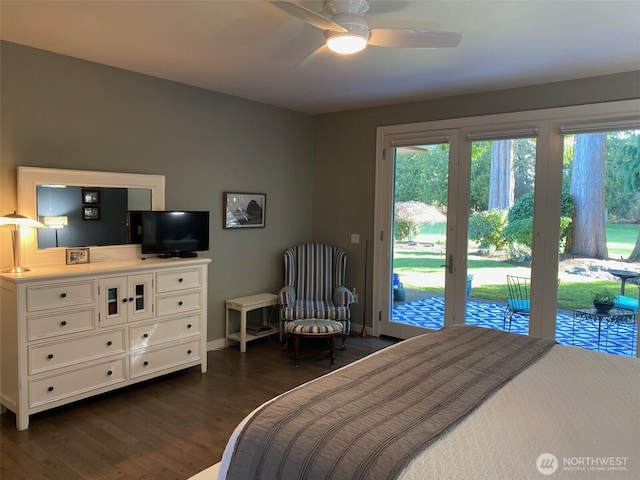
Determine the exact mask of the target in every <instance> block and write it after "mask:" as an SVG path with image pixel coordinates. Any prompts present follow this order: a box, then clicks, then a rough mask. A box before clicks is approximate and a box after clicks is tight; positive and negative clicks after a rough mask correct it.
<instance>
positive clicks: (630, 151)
mask: <svg viewBox="0 0 640 480" xmlns="http://www.w3.org/2000/svg"><path fill="white" fill-rule="evenodd" d="M619 157H620V158H621V159H622V168H621V170H622V171H623V172H624V173H625V175H624V178H625V182H624V190H625V193H627V195H630V196H632V198H633V197H635V198H639V197H640V195H639V194H638V193H637V192H638V191H640V135H638V134H636V135H635V136H634V138H633V141H632V142H629V143H628V144H626V145H625V146H624V148H623V149H621V151H620V153H619ZM634 193H635V195H634ZM636 205H637V203H636ZM629 260H634V261H640V232H638V238H636V245H635V247H634V248H633V251H632V252H631V255H629Z"/></svg>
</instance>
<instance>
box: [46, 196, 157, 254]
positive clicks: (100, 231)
mask: <svg viewBox="0 0 640 480" xmlns="http://www.w3.org/2000/svg"><path fill="white" fill-rule="evenodd" d="M36 196H37V202H38V219H39V220H40V222H42V223H44V224H45V225H47V227H49V228H41V229H38V230H37V235H38V248H40V249H43V248H55V247H93V246H100V245H125V244H126V243H127V238H128V232H127V211H128V210H151V190H149V189H139V188H129V189H127V188H100V187H73V186H65V185H38V186H37V187H36ZM94 220H98V221H99V222H100V225H99V226H100V228H96V227H97V223H96V222H95V221H94Z"/></svg>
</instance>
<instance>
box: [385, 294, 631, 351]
mask: <svg viewBox="0 0 640 480" xmlns="http://www.w3.org/2000/svg"><path fill="white" fill-rule="evenodd" d="M503 314H504V306H501V305H498V304H495V303H482V302H475V301H468V302H467V323H468V324H469V325H477V326H482V327H489V328H494V329H499V330H502V320H503ZM392 316H393V321H394V322H399V323H404V324H408V325H414V326H417V327H421V328H428V329H433V330H438V329H440V328H442V326H443V318H444V299H443V298H442V297H438V296H432V297H428V298H423V299H417V300H413V301H408V302H405V303H394V305H393V313H392ZM528 322H529V318H528V317H524V316H520V315H514V316H513V322H512V324H511V331H512V332H513V333H519V334H522V335H525V334H526V333H527V328H528ZM636 329H637V322H636V323H632V324H631V323H620V324H616V325H612V326H610V327H609V328H607V329H605V327H604V325H603V330H602V334H601V338H600V349H599V350H600V351H601V352H606V353H610V354H613V355H626V356H630V357H635V355H636V342H635V339H636V335H637V333H636ZM573 332H574V325H573V316H572V315H571V314H570V313H569V314H566V313H558V314H557V316H556V340H557V341H558V343H560V344H562V345H569V346H570V345H572V343H575V345H576V346H580V347H583V348H588V349H590V350H598V325H597V324H596V323H585V322H581V323H579V324H578V323H576V326H575V338H574V333H573Z"/></svg>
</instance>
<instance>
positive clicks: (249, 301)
mask: <svg viewBox="0 0 640 480" xmlns="http://www.w3.org/2000/svg"><path fill="white" fill-rule="evenodd" d="M225 303H226V313H225V320H226V325H227V326H226V329H227V332H226V333H227V337H226V339H227V346H229V340H233V341H236V342H239V343H240V351H241V352H243V353H244V352H246V351H247V342H250V341H251V340H256V339H257V338H262V337H266V336H269V335H272V334H274V333H278V332H279V331H280V330H279V329H278V328H274V327H272V326H271V325H269V323H268V318H267V310H266V309H265V307H275V306H276V305H278V295H275V294H273V293H258V294H256V295H248V296H246V297H238V298H230V299H229V300H227V301H226V302H225ZM258 308H262V309H263V310H262V324H263V325H265V326H266V325H269V329H265V331H264V332H260V333H259V334H257V335H252V334H250V333H247V312H250V311H251V310H257V309H258ZM230 310H237V311H239V312H240V330H239V331H237V332H230V331H229V311H230Z"/></svg>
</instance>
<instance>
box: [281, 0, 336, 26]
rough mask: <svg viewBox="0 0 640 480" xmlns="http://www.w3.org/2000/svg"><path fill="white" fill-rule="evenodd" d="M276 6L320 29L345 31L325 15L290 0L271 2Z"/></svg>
mask: <svg viewBox="0 0 640 480" xmlns="http://www.w3.org/2000/svg"><path fill="white" fill-rule="evenodd" d="M272 3H273V4H274V5H275V6H276V7H278V8H280V9H282V10H284V11H285V12H287V13H288V14H289V15H292V16H294V17H296V18H297V19H299V20H302V21H303V22H307V23H309V24H311V25H313V26H314V27H317V28H319V29H320V30H333V31H336V32H346V31H347V30H346V29H345V28H344V27H341V26H340V25H338V24H337V23H334V22H332V21H331V20H329V19H328V18H326V17H323V16H322V15H320V14H319V13H316V12H314V11H313V10H309V9H308V8H305V7H303V6H301V5H298V4H297V3H292V2H272Z"/></svg>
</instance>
